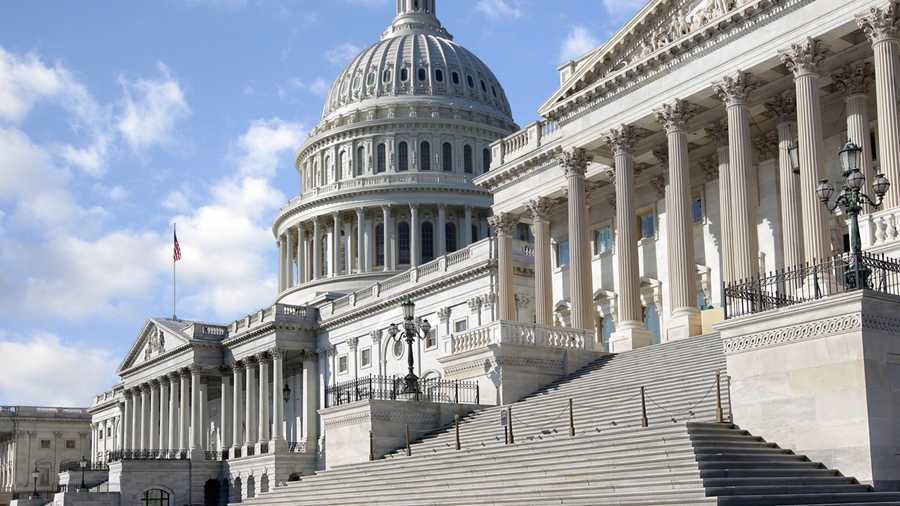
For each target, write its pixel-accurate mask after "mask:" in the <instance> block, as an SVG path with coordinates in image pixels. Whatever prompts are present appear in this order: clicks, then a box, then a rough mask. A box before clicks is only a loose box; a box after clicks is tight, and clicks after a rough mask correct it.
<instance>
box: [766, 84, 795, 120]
mask: <svg viewBox="0 0 900 506" xmlns="http://www.w3.org/2000/svg"><path fill="white" fill-rule="evenodd" d="M765 106H766V111H767V112H768V113H769V115H770V116H772V117H773V118H775V121H777V122H779V123H784V122H786V121H797V97H796V96H795V95H794V93H793V92H790V91H788V92H785V93H782V94H781V95H775V96H774V97H772V98H771V99H769V100H766V103H765Z"/></svg>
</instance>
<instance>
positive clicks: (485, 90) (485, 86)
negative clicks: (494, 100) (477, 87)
mask: <svg viewBox="0 0 900 506" xmlns="http://www.w3.org/2000/svg"><path fill="white" fill-rule="evenodd" d="M481 91H483V92H485V93H487V85H485V84H484V79H482V80H481Z"/></svg>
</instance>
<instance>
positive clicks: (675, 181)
mask: <svg viewBox="0 0 900 506" xmlns="http://www.w3.org/2000/svg"><path fill="white" fill-rule="evenodd" d="M693 110H694V108H693V106H691V104H689V103H687V102H685V101H684V100H676V101H675V102H674V103H672V104H665V105H663V107H662V109H660V110H659V111H657V113H656V118H657V121H659V123H660V124H661V125H662V126H663V127H664V128H665V129H666V136H667V137H668V141H669V149H668V153H669V156H668V158H669V186H668V190H667V192H668V199H666V200H667V206H668V207H667V208H666V224H667V243H668V250H669V295H670V296H671V299H672V314H671V316H670V317H669V319H668V322H667V323H668V325H667V329H666V335H667V337H668V339H669V340H670V341H671V340H674V339H683V338H685V337H691V336H696V335H699V334H700V331H701V325H700V309H699V308H698V307H697V267H696V263H695V261H694V230H693V228H692V225H691V220H690V219H689V216H690V205H691V204H690V197H691V169H690V160H689V159H688V140H687V134H688V132H687V121H688V119H689V117H690V116H691V115H692V114H693Z"/></svg>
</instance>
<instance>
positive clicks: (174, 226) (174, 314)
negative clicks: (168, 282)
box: [172, 224, 178, 321]
mask: <svg viewBox="0 0 900 506" xmlns="http://www.w3.org/2000/svg"><path fill="white" fill-rule="evenodd" d="M177 229H178V224H172V237H173V238H175V240H176V241H177V240H178V230H177ZM176 262H177V260H176V259H175V255H174V253H173V255H172V319H173V320H176V321H177V320H178V312H177V311H176V308H177V306H176V304H177V302H176V301H177V300H178V299H177V298H176V293H177V292H176V289H177V288H176V287H177V284H176V278H175V263H176Z"/></svg>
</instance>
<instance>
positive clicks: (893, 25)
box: [856, 2, 900, 44]
mask: <svg viewBox="0 0 900 506" xmlns="http://www.w3.org/2000/svg"><path fill="white" fill-rule="evenodd" d="M898 21H900V20H898V9H897V4H895V3H894V2H890V3H889V4H888V5H887V7H885V8H878V7H873V8H871V9H869V13H868V14H864V15H862V16H858V17H857V18H856V24H857V26H859V29H860V30H862V31H863V32H864V33H865V34H866V36H867V37H868V38H869V40H870V41H872V44H877V43H879V42H885V41H891V40H896V39H897V25H898Z"/></svg>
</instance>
